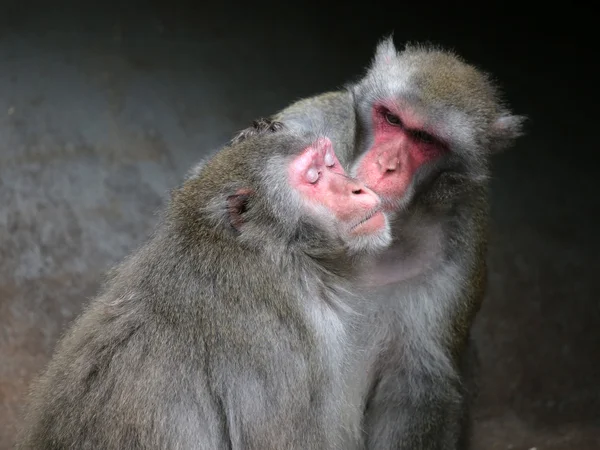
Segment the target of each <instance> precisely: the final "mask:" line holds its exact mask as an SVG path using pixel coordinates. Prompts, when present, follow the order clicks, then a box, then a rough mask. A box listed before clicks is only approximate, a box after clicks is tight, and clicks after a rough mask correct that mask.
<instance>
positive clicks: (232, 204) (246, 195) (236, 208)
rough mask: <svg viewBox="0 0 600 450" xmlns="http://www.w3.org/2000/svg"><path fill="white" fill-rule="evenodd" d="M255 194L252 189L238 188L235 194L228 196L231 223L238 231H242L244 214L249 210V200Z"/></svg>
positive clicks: (228, 211)
mask: <svg viewBox="0 0 600 450" xmlns="http://www.w3.org/2000/svg"><path fill="white" fill-rule="evenodd" d="M253 194H254V191H252V190H251V189H238V190H237V191H236V193H235V194H232V195H229V196H228V197H227V213H228V216H229V224H230V225H231V227H232V228H234V229H235V230H237V231H240V229H241V227H242V225H243V224H244V217H243V215H244V213H245V212H246V211H247V210H248V201H249V200H250V198H251V197H252V195H253Z"/></svg>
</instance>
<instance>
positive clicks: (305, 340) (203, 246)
mask: <svg viewBox="0 0 600 450" xmlns="http://www.w3.org/2000/svg"><path fill="white" fill-rule="evenodd" d="M267 128H268V129H265V130H262V131H261V132H259V133H252V135H251V136H248V137H247V138H245V139H243V140H241V141H240V142H239V143H237V144H232V145H230V146H227V147H225V148H223V149H221V150H220V151H218V152H217V153H216V154H215V155H213V156H212V157H211V158H210V159H209V160H208V161H206V162H205V163H203V165H202V166H201V167H199V168H198V169H197V170H196V171H193V172H192V175H191V176H189V177H188V178H187V180H186V181H185V182H184V183H183V184H182V186H181V187H180V188H178V189H176V190H174V192H173V194H172V196H171V200H170V203H169V205H168V207H167V209H166V211H165V213H164V216H163V218H162V220H161V223H160V225H159V227H158V228H157V230H156V232H155V233H154V235H153V237H152V238H151V239H150V240H149V241H148V242H147V243H146V244H145V245H143V246H142V247H141V248H140V249H139V250H138V251H136V252H135V253H133V254H132V255H131V256H130V257H129V258H128V259H126V260H125V261H124V262H123V263H122V264H120V265H119V266H118V267H117V268H116V269H115V270H114V272H113V273H112V274H111V276H110V279H109V280H108V282H107V284H106V286H105V288H104V290H103V292H102V293H101V294H100V295H99V296H98V297H97V298H96V299H94V300H93V301H92V302H91V304H90V305H89V306H88V307H87V309H86V310H85V312H84V313H83V314H82V315H81V316H80V317H79V318H78V319H77V320H76V322H75V323H74V325H73V326H72V327H71V329H70V330H69V331H68V333H67V334H66V336H65V337H64V338H63V339H62V340H61V342H60V343H59V345H58V348H57V350H56V353H55V354H54V356H53V358H52V360H51V362H50V364H49V366H48V368H47V370H46V371H45V373H44V374H43V375H42V376H41V377H40V378H39V380H37V381H36V383H35V384H34V388H33V390H32V394H31V398H30V405H29V408H28V412H27V414H26V420H25V424H24V427H23V430H22V431H21V437H20V442H19V445H18V448H19V449H42V448H43V449H50V448H52V449H63V448H64V449H66V448H73V449H75V448H76V449H103V450H112V449H174V450H175V449H206V450H209V449H210V450H215V449H239V450H241V449H244V450H267V449H272V450H275V449H298V450H300V449H302V450H307V449H314V450H323V449H335V448H344V449H354V448H356V449H358V448H361V440H362V436H361V434H360V421H361V420H362V419H361V418H362V410H361V409H360V405H358V404H356V402H353V401H352V400H351V399H348V398H346V395H347V393H348V392H350V391H348V390H347V389H346V388H345V383H346V381H347V378H348V376H349V374H351V373H353V372H354V371H355V370H356V368H355V367H353V366H352V362H353V361H358V360H359V358H358V357H355V356H353V352H354V347H353V345H352V342H353V340H352V336H353V329H354V324H355V322H356V321H357V320H356V319H357V318H358V319H359V321H360V320H362V317H361V316H360V315H357V314H356V310H355V307H356V304H355V303H354V302H353V297H352V295H350V294H349V291H348V288H349V284H350V282H351V281H352V280H353V278H354V277H355V275H356V274H357V273H359V272H360V271H362V270H363V269H361V266H362V264H363V263H364V261H368V260H369V258H370V257H371V256H374V255H376V254H377V253H378V252H380V251H382V250H384V249H385V248H386V247H387V246H388V245H389V244H390V242H391V234H390V232H389V225H388V219H387V216H386V214H385V213H384V212H383V211H382V202H381V200H380V199H379V197H378V196H377V195H376V194H375V193H374V192H373V191H372V190H370V189H369V188H367V187H366V186H365V185H364V184H363V183H361V182H359V181H357V180H355V179H353V178H350V177H348V176H347V175H346V174H345V172H344V169H343V168H342V166H341V164H340V162H339V161H338V159H337V157H336V154H335V153H334V151H333V147H332V144H331V142H330V140H329V139H328V138H326V137H319V138H316V137H315V135H314V134H310V133H309V134H310V136H308V137H306V136H301V135H299V134H297V133H295V132H289V131H287V130H285V129H282V128H283V127H282V126H280V125H278V126H276V127H274V128H269V127H267ZM275 131H277V132H275Z"/></svg>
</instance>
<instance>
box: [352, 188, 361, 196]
mask: <svg viewBox="0 0 600 450" xmlns="http://www.w3.org/2000/svg"><path fill="white" fill-rule="evenodd" d="M352 193H353V194H356V195H358V194H363V193H364V191H363V190H362V189H361V188H356V189H352Z"/></svg>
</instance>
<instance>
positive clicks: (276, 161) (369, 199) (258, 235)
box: [188, 130, 391, 257]
mask: <svg viewBox="0 0 600 450" xmlns="http://www.w3.org/2000/svg"><path fill="white" fill-rule="evenodd" d="M188 183H193V184H195V185H197V186H198V190H200V189H202V190H203V191H206V194H205V195H201V197H202V199H198V201H199V202H200V203H198V208H197V210H198V220H199V222H203V223H205V224H206V225H209V228H211V229H212V230H213V231H214V230H219V233H220V236H221V237H223V238H226V239H234V240H237V241H238V242H240V243H243V244H244V245H246V246H250V247H255V248H260V247H261V246H271V247H272V246H274V245H275V246H278V247H279V248H284V247H287V248H290V249H291V248H293V247H295V248H300V249H301V250H302V251H304V252H305V253H307V254H310V255H314V256H323V257H332V256H335V255H339V254H341V253H343V254H345V255H353V254H357V253H365V252H367V253H368V252H373V251H377V250H380V249H383V248H385V247H387V246H388V245H389V244H390V243H391V234H390V229H389V223H388V218H387V216H386V214H385V213H384V212H383V210H382V202H381V200H380V198H379V196H378V195H377V194H375V192H373V191H372V190H371V189H369V188H367V187H366V186H365V185H364V183H362V182H361V181H358V180H357V179H354V178H351V177H349V176H348V175H347V174H346V173H345V172H344V169H343V168H342V166H341V164H340V162H339V161H338V158H337V156H336V154H335V152H334V149H333V146H332V143H331V141H330V140H329V139H328V138H326V137H314V136H311V137H304V136H303V137H300V136H298V135H295V134H293V133H291V132H288V131H286V130H284V131H277V133H264V134H260V135H257V136H252V137H249V138H247V139H244V140H242V141H241V142H239V143H235V144H233V145H231V146H229V147H226V148H224V149H223V150H221V151H219V152H218V153H216V154H215V155H214V157H213V158H211V159H210V160H209V161H207V162H206V163H204V164H203V165H202V167H201V168H200V169H198V170H197V172H196V173H195V175H194V177H193V178H192V179H190V180H188ZM201 184H203V185H202V187H200V185H201Z"/></svg>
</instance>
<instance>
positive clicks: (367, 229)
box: [350, 206, 385, 234]
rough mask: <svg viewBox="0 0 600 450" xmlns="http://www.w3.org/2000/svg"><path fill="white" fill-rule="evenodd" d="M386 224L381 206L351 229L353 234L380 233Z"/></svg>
mask: <svg viewBox="0 0 600 450" xmlns="http://www.w3.org/2000/svg"><path fill="white" fill-rule="evenodd" d="M384 224H385V215H384V214H383V210H382V208H381V206H379V207H377V208H374V209H373V210H371V211H370V212H369V213H368V214H367V215H366V216H365V217H363V218H362V219H360V221H358V222H357V223H355V224H354V225H352V226H351V227H350V231H351V232H352V233H353V234H370V233H374V232H376V231H379V230H380V229H381V228H382V227H383V226H384Z"/></svg>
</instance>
